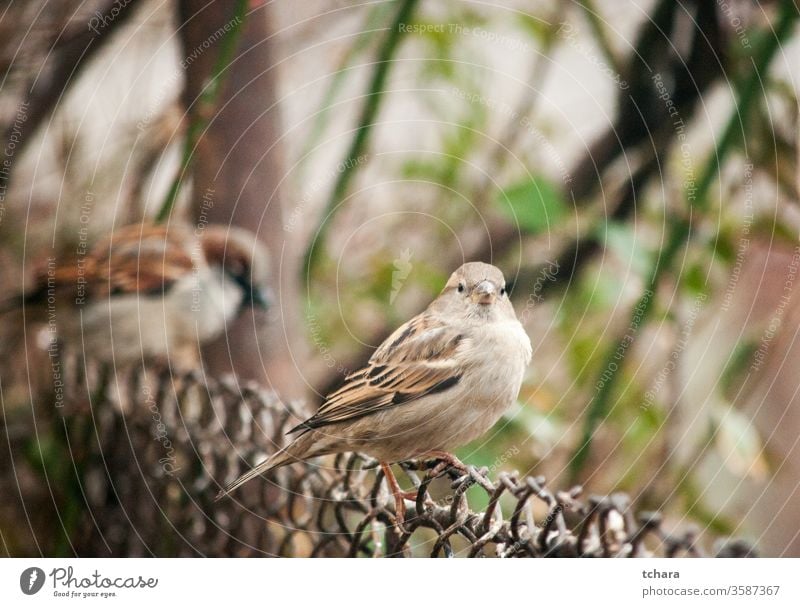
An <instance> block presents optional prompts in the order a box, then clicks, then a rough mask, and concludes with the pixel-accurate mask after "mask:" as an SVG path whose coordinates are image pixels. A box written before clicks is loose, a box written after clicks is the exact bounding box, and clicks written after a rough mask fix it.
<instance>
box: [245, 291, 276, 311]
mask: <svg viewBox="0 0 800 607" xmlns="http://www.w3.org/2000/svg"><path fill="white" fill-rule="evenodd" d="M250 302H251V304H252V306H253V307H254V308H260V309H262V310H269V308H270V306H271V305H272V290H271V289H269V288H263V289H255V288H254V289H253V290H252V291H251V292H250Z"/></svg>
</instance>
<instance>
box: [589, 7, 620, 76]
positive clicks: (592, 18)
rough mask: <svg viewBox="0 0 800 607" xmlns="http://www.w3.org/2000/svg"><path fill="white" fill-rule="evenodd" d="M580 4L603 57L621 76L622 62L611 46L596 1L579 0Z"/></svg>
mask: <svg viewBox="0 0 800 607" xmlns="http://www.w3.org/2000/svg"><path fill="white" fill-rule="evenodd" d="M579 3H580V5H581V8H582V9H583V14H584V15H585V16H586V21H587V22H588V23H589V27H590V28H591V29H592V33H593V34H594V37H595V40H596V41H597V45H598V46H599V47H600V50H601V51H603V55H604V56H605V58H606V60H607V61H608V63H609V64H610V65H611V67H612V68H613V69H614V71H615V72H617V73H618V74H621V73H622V61H620V58H619V57H618V56H617V53H615V52H614V47H613V46H612V45H611V41H610V40H609V39H608V32H607V31H606V28H605V21H604V20H603V18H602V17H601V15H600V12H599V11H598V10H597V7H596V6H595V3H594V0H579Z"/></svg>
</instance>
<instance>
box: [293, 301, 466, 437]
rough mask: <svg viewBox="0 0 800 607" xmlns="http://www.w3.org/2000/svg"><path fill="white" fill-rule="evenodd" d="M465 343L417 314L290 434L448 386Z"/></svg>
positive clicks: (452, 329)
mask: <svg viewBox="0 0 800 607" xmlns="http://www.w3.org/2000/svg"><path fill="white" fill-rule="evenodd" d="M466 342H467V338H466V337H465V336H464V334H463V333H462V332H460V331H458V330H457V329H456V328H455V327H453V326H451V325H449V324H447V323H444V322H442V321H441V320H440V319H438V318H435V317H433V316H432V315H430V314H428V313H425V312H423V313H422V314H420V315H419V316H416V317H414V318H412V319H411V320H410V321H408V322H407V323H406V324H404V325H402V326H401V327H400V328H399V329H397V330H396V331H395V332H394V333H392V335H390V336H389V338H388V339H387V340H386V341H385V342H383V344H382V345H381V346H380V347H379V348H378V349H377V350H376V351H375V354H373V355H372V358H370V360H369V363H368V364H367V366H366V367H364V368H363V369H360V370H359V371H356V372H355V373H353V374H351V375H349V376H348V377H347V378H346V380H345V384H344V385H343V386H342V387H341V388H339V389H338V390H336V391H335V392H332V393H331V394H329V395H328V397H327V398H326V400H325V403H324V404H323V405H322V406H321V407H320V409H319V411H317V412H316V413H315V414H314V415H313V416H312V417H311V418H309V419H308V420H306V421H305V422H303V423H302V424H300V425H299V426H297V427H296V428H293V429H292V430H291V431H290V432H295V431H299V430H306V431H307V430H312V429H314V428H320V427H322V426H328V425H330V424H336V423H340V422H347V421H353V420H356V419H359V418H361V417H364V416H366V415H371V414H374V413H378V412H380V411H384V410H386V409H390V408H393V407H397V406H399V405H402V404H404V403H408V402H411V401H414V400H415V399H418V398H420V397H422V396H425V395H428V394H433V393H436V392H442V391H444V390H447V389H449V388H451V387H453V386H454V385H456V384H457V383H458V382H459V380H460V379H461V375H462V374H463V371H464V369H463V365H462V363H461V362H460V360H461V357H459V356H457V352H458V350H459V349H460V348H464V347H466V345H467V344H466Z"/></svg>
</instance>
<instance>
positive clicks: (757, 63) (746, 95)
mask: <svg viewBox="0 0 800 607" xmlns="http://www.w3.org/2000/svg"><path fill="white" fill-rule="evenodd" d="M797 17H798V11H797V8H796V7H795V6H794V3H793V2H791V1H786V2H783V3H782V4H781V9H780V13H779V15H778V17H777V23H776V26H775V28H774V31H773V32H771V35H764V37H763V38H762V39H761V40H760V44H758V45H757V47H756V50H755V51H754V53H753V55H752V57H751V61H752V64H753V69H752V70H748V71H747V73H746V74H745V75H744V77H742V78H739V79H738V81H737V83H736V84H735V86H734V90H735V93H736V104H735V106H734V111H733V115H732V116H731V118H730V119H729V121H728V124H727V125H726V127H725V129H724V131H723V133H722V136H721V137H720V139H719V141H718V143H717V146H716V148H715V149H714V151H713V152H712V153H711V156H710V158H709V160H708V161H707V162H706V164H705V168H704V170H703V172H702V173H701V176H700V178H699V179H698V181H697V183H696V190H695V191H694V192H693V193H692V194H690V193H689V192H687V200H688V202H689V204H688V206H689V213H688V215H686V216H682V217H679V218H676V220H675V221H674V222H673V223H672V224H671V228H670V231H669V234H668V236H667V242H666V245H665V247H664V248H663V249H662V250H661V251H660V252H659V255H658V257H657V259H656V262H655V266H654V267H653V270H652V272H651V274H650V278H649V280H648V282H647V286H646V288H645V290H644V293H643V294H642V295H641V296H640V297H639V299H638V301H637V302H636V305H634V307H633V312H632V315H631V316H632V318H631V323H630V325H629V326H636V327H639V326H642V325H643V324H644V323H645V322H646V321H647V319H648V317H649V315H650V312H651V311H652V308H653V303H654V301H655V291H656V288H657V287H658V283H659V282H660V279H661V277H662V276H663V275H664V274H665V273H666V271H667V270H669V268H670V267H671V266H672V264H673V262H674V261H675V258H676V255H677V254H678V251H679V250H680V249H681V246H682V245H684V244H688V240H689V238H690V236H691V227H692V209H697V210H703V209H705V208H706V207H707V206H708V202H707V201H708V191H709V189H710V188H711V185H712V183H713V182H714V180H715V177H716V176H717V175H718V173H719V167H720V165H721V162H722V159H723V158H725V156H727V154H728V153H729V152H730V150H731V148H732V147H733V144H734V142H735V141H736V138H737V136H738V135H739V134H744V130H745V125H746V122H747V117H748V114H749V112H750V109H751V106H752V105H753V100H754V99H755V95H756V93H757V92H758V91H759V90H760V81H761V78H762V75H763V74H765V73H766V71H767V70H768V68H769V64H770V63H771V61H772V59H773V57H774V56H775V53H776V51H777V50H778V48H779V47H780V44H781V42H782V41H783V40H784V39H785V38H786V37H787V36H788V34H789V32H790V31H791V29H792V26H793V24H794V22H795V20H796V19H797ZM629 339H630V335H628V334H627V333H626V335H625V336H623V337H622V338H621V339H620V340H618V341H615V342H614V343H613V344H612V345H611V347H610V348H609V351H608V354H607V355H606V357H605V361H606V363H605V364H604V365H603V367H602V371H601V375H600V379H599V380H598V382H597V385H598V386H599V388H598V390H597V392H596V393H595V395H594V398H593V399H592V400H591V401H590V403H589V407H588V411H587V414H586V417H585V419H584V426H583V436H582V440H581V443H580V445H579V446H578V448H577V450H576V451H575V454H574V455H573V457H572V460H571V461H570V474H571V477H572V478H573V479H574V478H577V477H578V476H579V475H580V473H581V471H582V470H583V467H584V465H585V464H586V461H587V459H588V456H589V452H590V449H591V445H592V439H593V437H594V434H595V432H596V431H597V428H598V427H599V426H600V424H601V423H602V421H603V420H604V419H605V417H606V416H607V415H608V413H609V411H610V407H611V395H612V393H613V390H614V388H615V387H616V384H617V382H618V380H619V372H618V366H617V367H615V369H617V370H616V371H615V372H612V373H611V374H610V375H609V376H608V377H607V378H605V379H604V376H605V374H606V373H607V369H609V368H610V367H609V365H610V364H611V363H612V362H613V361H614V358H615V355H616V353H617V352H619V351H622V352H624V351H625V350H626V349H627V348H628V347H629Z"/></svg>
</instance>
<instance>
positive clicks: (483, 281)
mask: <svg viewBox="0 0 800 607" xmlns="http://www.w3.org/2000/svg"><path fill="white" fill-rule="evenodd" d="M436 302H438V303H437V307H438V306H441V308H443V309H444V310H446V311H447V312H449V313H461V314H463V315H464V316H465V317H466V318H470V319H476V320H492V319H501V318H509V317H510V318H513V317H514V316H515V315H514V309H513V307H512V306H511V302H510V301H509V299H508V292H507V291H506V280H505V278H504V277H503V273H502V272H501V271H500V270H499V269H498V268H496V267H494V266H492V265H489V264H488V263H482V262H480V261H473V262H469V263H465V264H464V265H463V266H461V267H460V268H458V269H457V270H456V271H455V272H453V273H452V274H451V275H450V278H449V280H448V281H447V284H446V285H445V287H444V289H443V290H442V293H441V294H440V295H439V297H438V298H437V300H436Z"/></svg>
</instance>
